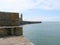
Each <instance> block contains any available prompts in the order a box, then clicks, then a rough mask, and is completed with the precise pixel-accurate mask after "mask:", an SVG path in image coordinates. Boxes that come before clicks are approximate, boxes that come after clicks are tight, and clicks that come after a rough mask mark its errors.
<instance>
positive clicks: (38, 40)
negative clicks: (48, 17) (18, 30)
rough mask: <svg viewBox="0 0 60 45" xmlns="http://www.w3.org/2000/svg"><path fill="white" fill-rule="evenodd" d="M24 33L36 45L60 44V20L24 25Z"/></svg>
mask: <svg viewBox="0 0 60 45" xmlns="http://www.w3.org/2000/svg"><path fill="white" fill-rule="evenodd" d="M23 35H24V36H25V37H27V38H28V39H29V40H30V41H32V42H33V43H34V44H35V45H60V22H42V23H38V24H28V25H24V26H23Z"/></svg>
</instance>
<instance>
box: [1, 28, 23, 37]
mask: <svg viewBox="0 0 60 45" xmlns="http://www.w3.org/2000/svg"><path fill="white" fill-rule="evenodd" d="M12 35H17V36H19V35H23V30H22V27H15V28H0V37H1V36H12Z"/></svg>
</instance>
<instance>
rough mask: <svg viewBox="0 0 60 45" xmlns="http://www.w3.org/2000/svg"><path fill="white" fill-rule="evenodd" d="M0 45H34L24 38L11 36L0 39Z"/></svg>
mask: <svg viewBox="0 0 60 45" xmlns="http://www.w3.org/2000/svg"><path fill="white" fill-rule="evenodd" d="M0 45H34V44H33V43H32V42H31V41H29V40H28V39H27V38H25V37H24V36H12V37H4V38H0Z"/></svg>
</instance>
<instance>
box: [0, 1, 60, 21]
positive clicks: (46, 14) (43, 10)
mask: <svg viewBox="0 0 60 45" xmlns="http://www.w3.org/2000/svg"><path fill="white" fill-rule="evenodd" d="M0 11H6V12H19V13H22V14H23V19H24V20H29V21H30V20H31V21H60V0H0Z"/></svg>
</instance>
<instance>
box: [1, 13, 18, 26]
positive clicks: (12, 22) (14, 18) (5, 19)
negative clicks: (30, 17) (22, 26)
mask: <svg viewBox="0 0 60 45" xmlns="http://www.w3.org/2000/svg"><path fill="white" fill-rule="evenodd" d="M0 26H19V13H10V12H0Z"/></svg>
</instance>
